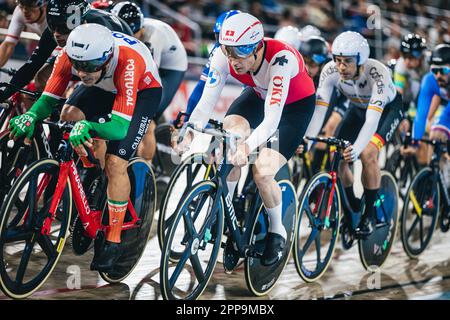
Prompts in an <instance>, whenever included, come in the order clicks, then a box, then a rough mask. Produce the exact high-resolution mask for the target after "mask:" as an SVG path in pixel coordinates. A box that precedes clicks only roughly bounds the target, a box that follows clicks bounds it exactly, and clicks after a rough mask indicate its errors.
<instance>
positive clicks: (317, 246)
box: [315, 232, 322, 262]
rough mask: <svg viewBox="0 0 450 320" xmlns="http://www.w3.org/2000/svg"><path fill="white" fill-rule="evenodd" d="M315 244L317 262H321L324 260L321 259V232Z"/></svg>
mask: <svg viewBox="0 0 450 320" xmlns="http://www.w3.org/2000/svg"><path fill="white" fill-rule="evenodd" d="M315 243H316V254H317V261H318V262H320V261H322V259H321V258H320V247H321V240H320V232H319V233H317V236H316V239H315Z"/></svg>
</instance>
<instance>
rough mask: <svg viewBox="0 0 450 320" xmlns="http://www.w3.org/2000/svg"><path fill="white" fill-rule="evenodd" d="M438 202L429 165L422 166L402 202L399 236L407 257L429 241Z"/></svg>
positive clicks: (438, 196) (435, 183)
mask: <svg viewBox="0 0 450 320" xmlns="http://www.w3.org/2000/svg"><path fill="white" fill-rule="evenodd" d="M440 202H441V195H440V192H439V184H438V182H437V181H435V179H434V174H433V172H432V170H431V168H423V169H422V170H421V171H420V172H419V173H418V174H417V176H416V177H415V178H414V180H413V181H412V183H411V185H410V186H409V188H408V192H407V194H406V198H405V203H404V205H403V212H402V219H401V238H402V244H403V249H404V250H405V252H406V254H407V255H408V256H409V257H410V258H413V259H414V258H417V257H418V256H419V255H420V254H421V253H422V252H423V251H424V250H425V248H426V247H427V246H428V244H429V243H430V241H431V237H432V235H433V232H434V229H435V228H436V223H437V218H438V214H439V208H440Z"/></svg>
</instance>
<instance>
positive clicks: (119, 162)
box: [105, 154, 128, 179]
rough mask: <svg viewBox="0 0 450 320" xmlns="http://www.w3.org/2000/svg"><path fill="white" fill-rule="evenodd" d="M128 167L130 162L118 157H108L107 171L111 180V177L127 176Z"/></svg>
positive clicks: (108, 155) (109, 155) (110, 155)
mask: <svg viewBox="0 0 450 320" xmlns="http://www.w3.org/2000/svg"><path fill="white" fill-rule="evenodd" d="M127 165H128V161H125V160H124V159H122V158H119V157H118V156H115V155H112V154H107V155H106V164H105V170H106V174H107V176H108V177H109V178H110V179H111V177H115V176H120V175H124V174H127Z"/></svg>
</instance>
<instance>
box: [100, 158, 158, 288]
mask: <svg viewBox="0 0 450 320" xmlns="http://www.w3.org/2000/svg"><path fill="white" fill-rule="evenodd" d="M128 176H129V177H130V182H131V192H130V201H131V203H132V204H133V207H134V209H135V210H136V214H137V216H138V218H139V219H141V221H140V224H139V225H138V226H137V227H136V228H133V229H129V230H123V231H122V234H121V238H122V242H121V246H123V247H124V250H123V254H122V255H121V256H120V258H119V259H118V260H117V262H116V264H115V265H114V269H113V270H112V271H110V272H100V276H101V277H102V278H103V280H105V281H107V282H109V283H117V282H120V281H122V280H124V279H125V278H126V277H128V276H129V275H130V273H131V272H133V270H134V268H135V267H136V265H137V264H138V263H139V260H140V258H141V256H142V254H143V253H144V250H145V247H146V245H147V242H148V240H149V237H150V230H151V228H152V223H153V216H154V213H155V209H156V182H155V176H154V174H153V170H152V168H151V166H150V165H149V163H148V162H147V161H145V160H144V159H142V158H134V159H131V160H130V162H129V164H128ZM129 221H131V215H130V211H129V209H128V210H127V213H126V215H125V220H124V222H129Z"/></svg>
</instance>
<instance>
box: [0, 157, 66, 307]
mask: <svg viewBox="0 0 450 320" xmlns="http://www.w3.org/2000/svg"><path fill="white" fill-rule="evenodd" d="M58 176H59V163H58V162H57V161H55V160H50V159H43V160H40V161H38V162H36V163H34V164H33V165H32V166H30V167H29V168H28V169H27V170H26V171H25V172H24V173H23V174H22V175H21V176H20V178H19V179H18V180H17V181H16V182H15V183H14V185H13V187H12V189H11V192H10V193H9V195H8V196H7V197H6V199H5V202H4V203H3V205H2V207H1V211H0V287H1V289H2V290H3V292H4V293H5V294H6V295H8V296H9V297H11V298H14V299H21V298H25V297H27V296H29V295H31V294H32V293H33V292H35V291H36V290H38V289H39V287H40V286H41V285H42V284H44V282H45V281H46V280H47V278H48V277H49V276H50V274H51V273H52V271H53V269H54V268H55V266H56V264H57V262H58V260H59V258H60V256H61V253H62V250H63V248H64V244H65V241H66V238H67V236H68V229H69V225H70V218H71V215H72V193H71V187H70V184H69V181H67V185H66V188H65V190H64V193H63V195H62V197H61V199H60V201H59V205H58V207H57V210H58V211H60V213H59V216H60V219H55V220H54V221H53V223H52V228H51V230H50V234H49V235H45V234H42V233H41V229H42V226H43V223H44V220H45V218H46V217H48V214H49V207H50V204H51V201H52V199H53V193H54V191H55V189H54V187H53V186H54V185H55V183H56V180H57V179H58ZM47 189H51V195H48V194H47V196H45V194H46V191H47Z"/></svg>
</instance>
